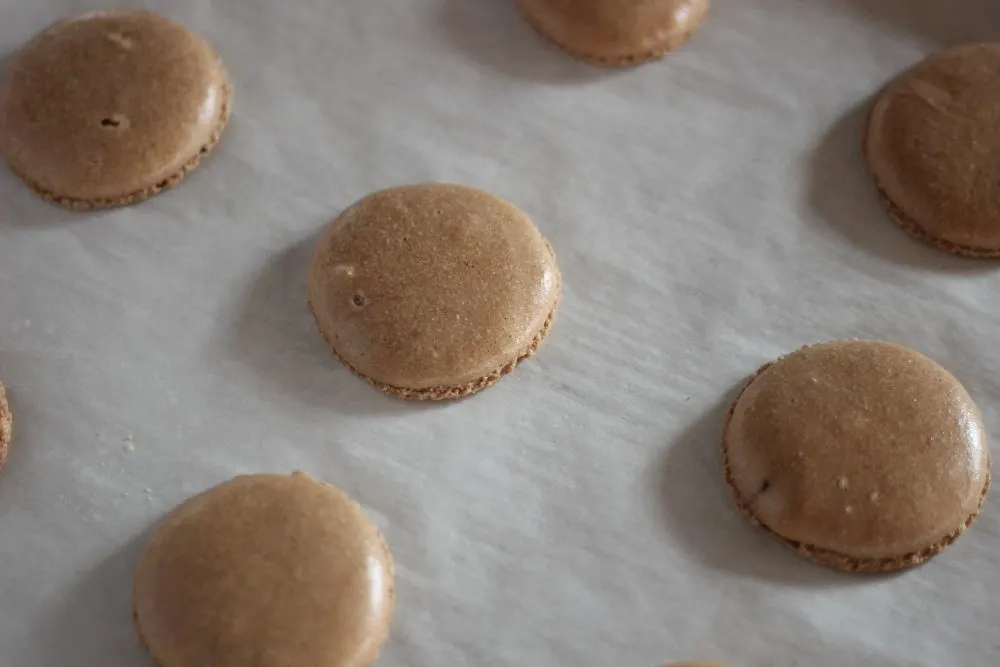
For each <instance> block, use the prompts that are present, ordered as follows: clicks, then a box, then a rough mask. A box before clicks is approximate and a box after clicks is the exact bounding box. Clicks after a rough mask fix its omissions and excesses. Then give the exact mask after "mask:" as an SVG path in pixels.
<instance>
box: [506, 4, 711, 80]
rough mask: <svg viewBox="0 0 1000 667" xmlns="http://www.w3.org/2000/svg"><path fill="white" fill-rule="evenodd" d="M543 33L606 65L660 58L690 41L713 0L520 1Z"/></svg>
mask: <svg viewBox="0 0 1000 667" xmlns="http://www.w3.org/2000/svg"><path fill="white" fill-rule="evenodd" d="M518 4H519V5H520V7H521V11H522V13H523V14H524V17H525V19H526V20H527V21H528V23H530V24H531V25H532V26H533V27H534V28H535V29H536V30H537V31H538V32H539V33H541V35H542V36H543V37H545V38H547V39H549V40H550V41H552V42H553V43H554V44H556V45H557V46H559V47H560V48H562V49H563V50H565V51H566V52H568V53H569V54H570V55H573V56H575V57H577V58H579V59H581V60H585V61H588V62H591V63H594V64H599V65H608V66H628V65H636V64H639V63H642V62H646V61H649V60H655V59H657V58H661V57H662V56H664V55H665V54H666V53H668V52H669V51H673V50H675V49H677V48H678V47H680V45H681V44H683V43H684V42H686V41H687V40H688V38H689V37H690V36H691V35H692V34H693V33H694V32H695V31H696V30H697V29H698V27H699V26H700V25H701V22H702V20H703V19H704V18H705V14H706V13H707V12H708V8H709V0H518Z"/></svg>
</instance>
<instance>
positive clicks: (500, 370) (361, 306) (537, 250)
mask: <svg viewBox="0 0 1000 667" xmlns="http://www.w3.org/2000/svg"><path fill="white" fill-rule="evenodd" d="M560 290H561V278H560V274H559V270H558V268H557V267H556V261H555V255H554V254H553V252H552V249H551V247H550V246H549V244H548V242H547V241H546V240H545V239H544V238H543V237H542V235H541V234H540V233H539V232H538V229H537V228H536V227H535V225H534V223H533V222H532V221H531V219H530V218H529V217H528V216H527V215H526V214H525V213H523V212H522V211H521V210H519V209H518V208H517V207H515V206H514V205H513V204H510V203H509V202H507V201H505V200H503V199H500V198H499V197H496V196H494V195H492V194H489V193H487V192H484V191H482V190H476V189H474V188H469V187H464V186H460V185H446V184H441V183H426V184H421V185H408V186H402V187H396V188H389V189H387V190H381V191H379V192H376V193H374V194H371V195H368V196H367V197H365V198H363V199H362V200H360V201H359V202H357V203H355V204H354V205H353V206H351V207H350V208H348V209H347V210H346V211H344V212H343V213H342V214H341V215H340V216H339V217H338V218H337V219H336V220H335V221H334V222H333V224H332V225H331V226H330V228H329V230H328V231H327V232H326V234H325V235H324V236H323V238H322V240H320V242H319V245H318V247H317V249H316V252H315V255H314V256H313V260H312V265H311V267H310V270H309V278H308V296H309V305H310V309H311V310H312V313H313V316H314V317H315V319H316V324H317V325H318V327H319V330H320V332H321V333H322V334H323V337H324V338H325V339H326V341H327V343H328V344H329V346H330V348H331V349H332V350H333V352H334V355H335V356H337V358H339V359H340V360H341V361H342V362H343V363H344V364H345V365H346V366H347V367H348V368H350V369H351V370H352V371H354V372H355V373H356V374H358V375H359V376H361V377H362V378H364V379H366V380H367V381H368V382H370V383H371V384H373V385H374V386H376V387H378V388H379V389H381V390H382V391H384V392H386V393H389V394H392V395H394V396H398V397H400V398H406V399H436V400H437V399H451V398H458V397H461V396H466V395H469V394H472V393H475V392H477V391H479V390H481V389H484V388H486V387H488V386H490V385H492V384H493V383H494V382H496V381H497V380H499V379H500V378H501V377H502V376H503V375H505V374H507V373H510V372H511V371H512V370H513V369H514V366H515V365H516V364H517V363H518V362H519V361H520V360H521V359H524V358H526V357H529V356H531V355H532V354H533V353H534V352H535V349H536V348H537V347H538V345H539V343H540V342H541V340H542V339H543V338H544V337H545V335H546V334H547V333H548V331H549V327H550V326H551V324H552V320H553V317H554V315H555V311H556V305H557V302H558V299H559V295H560Z"/></svg>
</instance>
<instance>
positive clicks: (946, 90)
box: [864, 43, 1000, 258]
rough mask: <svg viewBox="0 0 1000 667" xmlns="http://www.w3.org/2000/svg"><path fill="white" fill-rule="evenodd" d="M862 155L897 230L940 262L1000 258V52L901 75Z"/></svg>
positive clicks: (987, 47)
mask: <svg viewBox="0 0 1000 667" xmlns="http://www.w3.org/2000/svg"><path fill="white" fill-rule="evenodd" d="M864 153H865V159H866V161H867V163H868V169H869V172H870V173H871V176H872V178H873V180H874V181H875V186H876V188H877V189H878V193H879V197H880V199H881V200H882V203H883V205H884V206H885V207H886V209H887V210H888V212H889V214H890V216H891V217H892V218H893V220H895V221H896V222H897V223H898V224H899V225H900V226H901V227H902V228H903V229H905V230H906V231H907V232H909V233H910V234H912V235H913V236H915V237H916V238H918V239H920V240H922V241H925V242H927V243H930V244H931V245H934V246H936V247H938V248H940V249H941V250H945V251H947V252H951V253H955V254H959V255H966V256H970V257H983V258H989V257H1000V43H996V44H973V45H966V46H960V47H958V48H954V49H951V50H949V51H945V52H943V53H938V54H935V55H932V56H930V57H928V58H927V59H925V60H924V61H922V62H920V63H919V64H917V65H916V66H914V67H913V68H911V69H910V70H908V71H907V72H905V73H903V74H902V75H901V76H900V77H899V78H897V79H896V80H895V81H894V82H892V83H891V84H890V85H889V86H888V87H887V88H886V89H885V90H884V91H883V92H882V93H881V95H880V96H879V98H878V100H877V101H876V102H875V105H874V106H873V108H872V110H871V114H870V116H869V120H868V126H867V131H866V136H865V140H864Z"/></svg>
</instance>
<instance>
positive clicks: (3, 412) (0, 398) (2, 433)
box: [0, 382, 14, 468]
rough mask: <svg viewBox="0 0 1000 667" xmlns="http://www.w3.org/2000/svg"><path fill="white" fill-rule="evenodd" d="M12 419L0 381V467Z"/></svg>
mask: <svg viewBox="0 0 1000 667" xmlns="http://www.w3.org/2000/svg"><path fill="white" fill-rule="evenodd" d="M13 427H14V420H13V418H12V417H11V415H10V405H8V404H7V388H6V387H4V384H3V382H0V468H3V464H4V462H5V461H6V460H7V450H8V449H9V448H10V436H11V432H12V430H13Z"/></svg>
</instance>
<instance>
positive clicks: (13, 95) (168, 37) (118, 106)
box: [0, 11, 231, 208]
mask: <svg viewBox="0 0 1000 667" xmlns="http://www.w3.org/2000/svg"><path fill="white" fill-rule="evenodd" d="M230 96H231V90H230V87H229V85H228V82H227V77H226V73H225V70H224V69H223V67H222V64H221V62H220V61H219V58H218V57H217V56H216V55H215V53H214V52H213V51H212V49H211V48H210V47H209V46H208V44H206V43H205V41H204V40H202V39H201V38H200V37H198V36H197V35H195V34H194V33H192V32H191V31H189V30H188V29H186V28H184V27H183V26H180V25H178V24H176V23H174V22H172V21H170V20H168V19H166V18H163V17H162V16H159V15H157V14H154V13H152V12H147V11H121V12H118V11H115V12H94V13H91V14H85V15H83V16H79V17H76V18H73V19H69V20H66V21H62V22H60V23H57V24H55V25H54V26H52V27H51V28H49V29H47V30H45V31H44V32H42V33H41V34H39V35H38V36H37V37H35V38H34V39H33V40H32V41H31V42H30V43H28V44H27V45H26V46H25V47H24V48H23V49H22V50H21V52H20V53H19V54H18V55H17V56H16V58H15V59H14V62H13V63H12V65H11V67H10V71H9V73H8V75H7V78H6V81H5V84H4V87H3V90H2V92H0V152H2V153H3V155H4V157H5V159H6V160H7V162H8V164H9V165H10V167H11V169H12V171H14V172H15V173H16V174H17V175H19V176H20V177H21V178H23V179H24V180H25V181H26V182H27V183H28V184H29V185H30V186H31V187H32V188H33V189H35V190H36V191H37V192H39V194H42V195H43V196H46V197H47V198H49V199H52V200H54V201H56V202H57V203H60V204H63V205H67V206H71V207H74V208H92V207H98V206H110V205H116V204H122V203H130V202H132V201H136V200H139V199H142V198H144V197H147V196H149V195H151V194H155V193H156V192H158V191H159V190H162V189H163V188H166V187H169V186H171V185H173V184H174V183H175V182H177V181H179V180H180V178H181V177H183V175H184V174H185V173H186V172H187V171H189V170H190V169H191V168H193V167H194V166H196V165H197V163H198V161H200V159H201V157H202V155H203V154H204V153H207V152H208V151H209V150H210V149H211V147H212V146H214V144H215V143H216V142H217V141H218V138H219V136H220V134H221V132H222V129H223V128H224V126H225V124H226V121H227V120H228V117H229V113H230V102H231V100H230Z"/></svg>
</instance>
